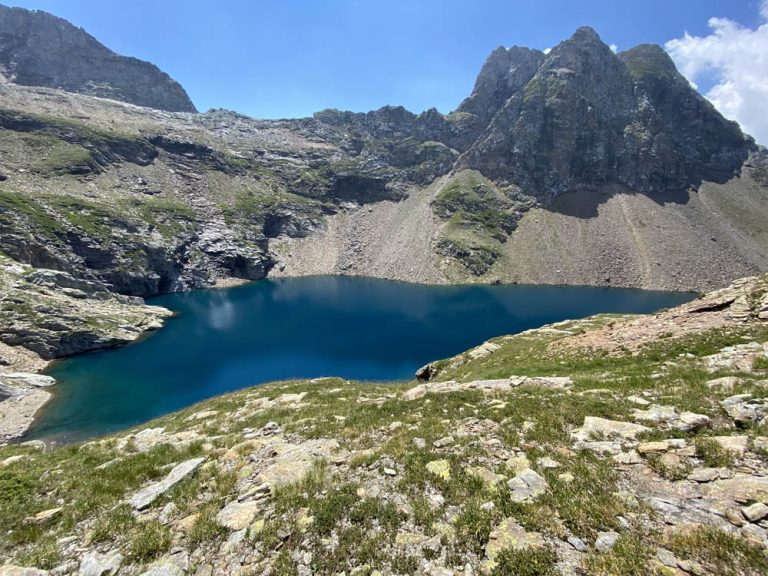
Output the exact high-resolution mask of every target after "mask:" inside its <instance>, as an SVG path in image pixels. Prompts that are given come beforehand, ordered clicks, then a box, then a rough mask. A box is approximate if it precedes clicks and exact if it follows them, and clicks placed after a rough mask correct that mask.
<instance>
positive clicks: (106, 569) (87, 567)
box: [78, 550, 123, 576]
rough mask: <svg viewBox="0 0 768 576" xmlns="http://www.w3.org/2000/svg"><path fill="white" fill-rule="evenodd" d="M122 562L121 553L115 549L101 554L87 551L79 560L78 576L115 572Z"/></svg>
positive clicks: (93, 575) (105, 575)
mask: <svg viewBox="0 0 768 576" xmlns="http://www.w3.org/2000/svg"><path fill="white" fill-rule="evenodd" d="M122 562H123V555H122V554H120V552H118V551H117V550H113V551H111V552H107V553H106V554H101V553H99V552H96V551H91V552H88V553H87V554H86V555H85V556H83V559H82V560H81V561H80V570H79V572H78V574H79V576H108V575H110V574H114V573H116V572H117V570H118V568H120V564H122Z"/></svg>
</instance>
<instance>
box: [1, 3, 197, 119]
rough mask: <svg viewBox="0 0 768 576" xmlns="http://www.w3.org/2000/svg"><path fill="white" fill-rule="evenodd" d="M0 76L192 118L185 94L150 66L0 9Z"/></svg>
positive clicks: (74, 32)
mask: <svg viewBox="0 0 768 576" xmlns="http://www.w3.org/2000/svg"><path fill="white" fill-rule="evenodd" d="M0 76H2V77H4V78H5V80H6V81H10V82H13V83H15V84H21V85H25V86H43V87H47V88H58V89H61V90H66V91H67V92H78V93H81V94H88V95H90V96H99V97H102V98H110V99H112V100H121V101H123V102H129V103H131V104H137V105H139V106H146V107H149V108H156V109H159V110H168V111H170V112H195V111H196V110H195V106H194V104H192V101H191V100H190V98H189V96H188V95H187V93H186V92H185V91H184V89H183V88H182V87H181V86H180V85H179V83H178V82H176V81H175V80H173V79H172V78H171V77H170V76H168V74H166V73H165V72H163V71H161V70H160V69H159V68H158V67H157V66H155V65H154V64H150V63H149V62H144V61H142V60H138V59H136V58H129V57H126V56H120V55H119V54H115V53H114V52H113V51H112V50H110V49H109V48H107V47H106V46H104V45H103V44H101V43H100V42H99V41H98V40H96V39H95V38H94V37H93V36H91V35H90V34H88V33H87V32H86V31H85V30H83V29H82V28H77V27H75V26H73V25H72V24H70V23H69V22H67V21H66V20H64V19H62V18H58V17H56V16H53V15H51V14H48V13H47V12H43V11H40V10H36V11H31V10H25V9H23V8H9V7H7V6H3V5H2V4H0Z"/></svg>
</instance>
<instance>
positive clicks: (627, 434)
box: [571, 416, 651, 442]
mask: <svg viewBox="0 0 768 576" xmlns="http://www.w3.org/2000/svg"><path fill="white" fill-rule="evenodd" d="M650 430H651V429H650V428H648V427H647V426H643V425H642V424H634V423H632V422H622V421H619V420H608V419H606V418H598V417H596V416H587V417H585V418H584V424H583V425H582V427H581V428H579V429H578V430H576V431H575V432H573V433H572V434H571V436H573V438H574V439H576V440H579V441H582V442H587V441H589V440H591V439H592V438H594V437H595V436H602V437H607V438H612V437H619V438H622V439H624V440H634V439H635V438H636V437H637V435H638V434H642V433H643V432H650Z"/></svg>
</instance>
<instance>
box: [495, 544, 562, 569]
mask: <svg viewBox="0 0 768 576" xmlns="http://www.w3.org/2000/svg"><path fill="white" fill-rule="evenodd" d="M556 563H557V554H555V551H554V550H553V549H552V548H550V547H544V548H532V549H527V550H514V549H512V548H508V549H507V550H502V551H501V553H500V554H499V555H498V557H497V558H496V566H495V567H494V569H493V571H492V572H491V575H492V576H555V575H556V574H558V571H557V569H556V567H555V565H556Z"/></svg>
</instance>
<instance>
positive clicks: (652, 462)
mask: <svg viewBox="0 0 768 576" xmlns="http://www.w3.org/2000/svg"><path fill="white" fill-rule="evenodd" d="M664 456H665V455H660V454H649V455H648V457H647V458H646V462H647V464H648V466H649V467H650V468H651V470H653V471H654V472H656V474H658V475H659V476H661V477H662V478H666V479H667V480H672V481H673V482H674V481H675V480H682V479H683V478H686V477H687V476H688V474H690V473H691V469H692V467H691V465H690V464H689V463H688V462H687V461H685V460H683V459H681V460H680V461H679V462H670V461H669V460H668V459H666V458H665V457H664Z"/></svg>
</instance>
